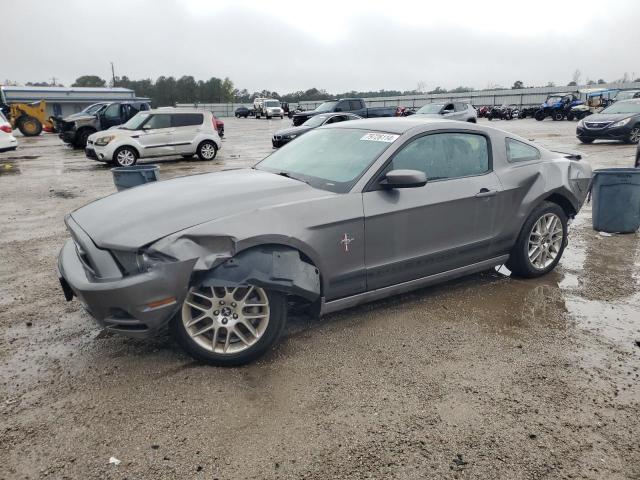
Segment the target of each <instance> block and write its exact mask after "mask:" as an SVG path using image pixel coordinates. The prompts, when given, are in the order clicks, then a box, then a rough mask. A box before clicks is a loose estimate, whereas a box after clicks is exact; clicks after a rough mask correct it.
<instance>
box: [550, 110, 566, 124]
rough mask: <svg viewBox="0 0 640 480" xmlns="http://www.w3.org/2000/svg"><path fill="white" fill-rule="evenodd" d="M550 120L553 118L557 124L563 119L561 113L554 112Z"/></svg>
mask: <svg viewBox="0 0 640 480" xmlns="http://www.w3.org/2000/svg"><path fill="white" fill-rule="evenodd" d="M551 118H553V119H554V120H555V121H556V122H559V121H560V120H562V119H563V118H564V114H563V113H562V112H555V113H554V114H553V116H552V117H551Z"/></svg>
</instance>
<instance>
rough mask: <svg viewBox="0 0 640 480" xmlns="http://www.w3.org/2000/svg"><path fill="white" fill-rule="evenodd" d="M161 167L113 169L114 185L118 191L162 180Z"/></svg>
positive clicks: (140, 166)
mask: <svg viewBox="0 0 640 480" xmlns="http://www.w3.org/2000/svg"><path fill="white" fill-rule="evenodd" d="M159 172H160V167H158V166H157V165H133V166H131V167H115V168H112V169H111V173H112V175H113V183H115V185H116V188H117V189H118V191H119V192H120V191H122V190H126V189H127V188H131V187H137V186H138V185H144V184H145V183H149V182H156V181H158V180H160V175H159Z"/></svg>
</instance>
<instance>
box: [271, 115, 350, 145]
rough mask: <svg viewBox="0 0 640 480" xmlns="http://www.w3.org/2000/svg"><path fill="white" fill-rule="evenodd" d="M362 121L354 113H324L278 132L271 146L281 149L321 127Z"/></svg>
mask: <svg viewBox="0 0 640 480" xmlns="http://www.w3.org/2000/svg"><path fill="white" fill-rule="evenodd" d="M361 119H362V117H359V116H358V115H354V114H353V113H323V114H320V115H315V116H313V117H311V118H310V119H309V120H307V121H306V122H304V123H303V124H302V125H299V126H297V127H291V128H285V129H284V130H278V131H277V132H276V133H274V134H273V137H272V138H271V145H273V148H280V147H282V146H283V145H286V144H287V143H289V142H290V141H291V140H293V139H294V138H296V137H299V136H300V135H302V134H303V133H307V132H308V131H310V130H313V129H314V128H318V127H321V126H322V125H330V124H332V123H338V122H346V121H349V120H361Z"/></svg>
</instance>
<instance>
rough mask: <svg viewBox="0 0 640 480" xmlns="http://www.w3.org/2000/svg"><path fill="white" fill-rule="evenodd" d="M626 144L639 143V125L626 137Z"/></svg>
mask: <svg viewBox="0 0 640 480" xmlns="http://www.w3.org/2000/svg"><path fill="white" fill-rule="evenodd" d="M626 140H627V143H638V142H640V125H636V126H635V127H633V128H632V129H631V131H630V132H629V135H628V136H627V139H626Z"/></svg>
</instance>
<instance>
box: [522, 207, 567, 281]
mask: <svg viewBox="0 0 640 480" xmlns="http://www.w3.org/2000/svg"><path fill="white" fill-rule="evenodd" d="M563 237H564V230H563V228H562V221H561V220H560V217H558V215H556V214H555V213H545V214H544V215H542V216H541V217H540V218H539V219H538V221H537V222H536V223H534V225H533V227H532V229H531V233H530V234H529V244H528V252H527V253H528V256H529V261H530V262H531V265H533V267H534V268H536V269H538V270H544V269H545V268H547V267H548V266H549V265H551V264H552V263H553V262H554V261H555V259H556V258H557V256H558V254H559V253H560V249H561V248H562V240H563Z"/></svg>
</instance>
